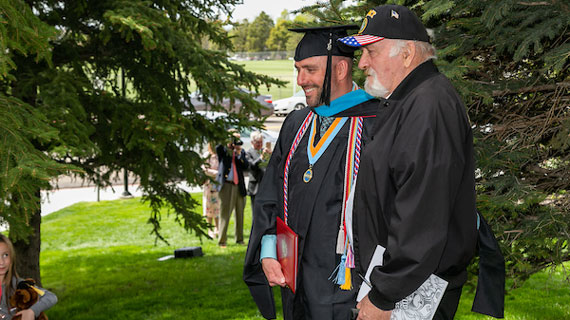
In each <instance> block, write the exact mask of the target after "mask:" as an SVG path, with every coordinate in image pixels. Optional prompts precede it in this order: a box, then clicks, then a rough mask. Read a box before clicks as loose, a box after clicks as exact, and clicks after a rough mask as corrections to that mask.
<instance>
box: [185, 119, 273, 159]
mask: <svg viewBox="0 0 570 320" xmlns="http://www.w3.org/2000/svg"><path fill="white" fill-rule="evenodd" d="M197 113H198V114H200V115H201V116H203V117H205V118H206V119H209V120H216V119H218V118H220V117H222V118H223V117H227V114H225V113H222V112H215V111H197ZM182 114H183V115H188V114H189V112H187V111H186V112H183V113H182ZM233 127H234V125H232V124H230V126H229V128H233ZM253 131H260V132H261V135H262V136H263V145H264V146H265V144H266V143H267V142H271V148H273V147H275V142H277V138H278V137H279V132H276V131H269V130H264V129H262V130H259V129H257V128H242V129H241V130H240V131H239V132H240V136H241V140H242V141H243V149H244V150H249V149H250V148H251V147H252V144H251V133H252V132H253ZM204 151H205V146H201V148H200V154H202V153H203V152H204Z"/></svg>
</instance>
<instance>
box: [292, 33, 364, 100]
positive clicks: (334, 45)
mask: <svg viewBox="0 0 570 320" xmlns="http://www.w3.org/2000/svg"><path fill="white" fill-rule="evenodd" d="M348 30H358V26H357V25H354V24H352V25H334V26H325V27H311V28H296V29H289V31H293V32H299V33H304V34H305V35H304V36H303V39H301V41H299V44H297V48H296V49H295V57H294V59H295V61H301V60H305V59H307V58H310V57H316V56H327V57H328V58H327V67H326V68H327V69H326V74H325V79H324V83H323V93H322V95H321V102H322V103H324V104H325V105H330V87H331V64H332V58H331V57H332V56H342V57H349V58H352V57H354V50H355V49H354V48H351V47H346V46H343V45H342V44H341V43H340V42H338V40H339V39H340V38H342V37H346V36H347V35H348Z"/></svg>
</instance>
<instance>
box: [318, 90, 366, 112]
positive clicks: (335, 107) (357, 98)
mask: <svg viewBox="0 0 570 320" xmlns="http://www.w3.org/2000/svg"><path fill="white" fill-rule="evenodd" d="M371 99H374V97H373V96H371V95H369V94H368V93H366V91H364V90H362V89H358V90H354V91H351V92H349V93H347V94H345V95H343V96H340V97H338V98H336V99H334V100H333V101H331V105H330V106H326V105H322V106H318V107H316V108H315V109H314V111H315V112H316V113H317V114H318V115H319V116H322V117H330V116H333V115H335V114H337V113H339V112H342V111H344V110H347V109H350V108H352V107H354V106H355V105H358V104H361V103H363V102H365V101H368V100H371Z"/></svg>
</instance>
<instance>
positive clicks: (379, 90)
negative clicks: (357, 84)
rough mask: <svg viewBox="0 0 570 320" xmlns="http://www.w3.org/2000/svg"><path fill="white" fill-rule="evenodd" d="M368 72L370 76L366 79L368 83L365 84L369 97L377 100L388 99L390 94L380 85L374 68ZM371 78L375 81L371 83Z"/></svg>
mask: <svg viewBox="0 0 570 320" xmlns="http://www.w3.org/2000/svg"><path fill="white" fill-rule="evenodd" d="M366 72H367V73H368V75H369V76H368V77H366V82H364V90H365V91H366V92H367V93H368V94H369V95H371V96H374V97H377V98H384V97H386V96H387V95H388V93H389V92H388V89H386V88H385V87H384V86H383V85H382V84H380V81H379V80H378V76H377V74H376V72H375V71H374V70H373V69H372V68H368V69H367V70H366ZM370 77H372V78H373V79H374V80H373V81H369V80H370Z"/></svg>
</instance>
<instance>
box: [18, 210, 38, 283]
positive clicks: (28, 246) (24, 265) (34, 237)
mask: <svg viewBox="0 0 570 320" xmlns="http://www.w3.org/2000/svg"><path fill="white" fill-rule="evenodd" d="M41 222H42V216H41V210H37V211H36V212H34V215H33V216H32V217H31V219H30V227H31V228H32V234H31V235H30V236H29V237H28V239H27V240H28V241H27V243H26V241H25V240H19V241H16V242H14V250H16V270H17V271H18V274H19V275H20V277H22V278H32V279H34V280H36V284H37V285H39V286H41V285H42V282H41V279H40V248H41V239H40V225H41Z"/></svg>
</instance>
